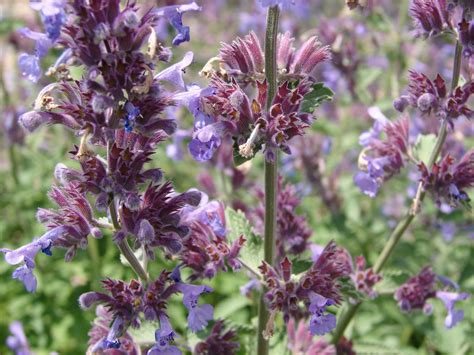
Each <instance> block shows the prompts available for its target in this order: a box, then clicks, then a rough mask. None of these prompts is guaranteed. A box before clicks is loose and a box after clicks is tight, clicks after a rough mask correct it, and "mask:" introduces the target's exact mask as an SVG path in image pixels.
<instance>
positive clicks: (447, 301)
mask: <svg viewBox="0 0 474 355" xmlns="http://www.w3.org/2000/svg"><path fill="white" fill-rule="evenodd" d="M436 297H437V298H439V299H440V300H441V301H443V303H444V306H445V307H446V310H447V311H448V315H447V316H446V319H445V320H444V324H445V326H446V328H448V329H451V328H452V327H454V326H455V325H456V324H458V323H459V322H460V321H462V320H463V318H464V312H463V310H460V309H458V310H456V309H454V305H455V304H456V302H458V301H464V300H466V299H467V298H469V294H468V293H455V292H446V291H438V292H436Z"/></svg>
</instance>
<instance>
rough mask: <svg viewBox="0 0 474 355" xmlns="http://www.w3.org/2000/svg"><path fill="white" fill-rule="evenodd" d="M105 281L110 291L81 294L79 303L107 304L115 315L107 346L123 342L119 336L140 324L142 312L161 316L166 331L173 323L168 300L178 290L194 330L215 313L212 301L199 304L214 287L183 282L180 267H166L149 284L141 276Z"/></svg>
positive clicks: (148, 316) (150, 318)
mask: <svg viewBox="0 0 474 355" xmlns="http://www.w3.org/2000/svg"><path fill="white" fill-rule="evenodd" d="M102 283H103V287H104V289H105V290H107V291H108V293H107V294H106V293H101V292H87V293H84V294H82V295H81V297H80V298H79V303H80V305H81V307H83V308H85V309H87V308H90V307H91V306H92V305H95V304H101V305H104V306H105V308H106V309H107V311H108V312H110V314H111V315H112V319H113V320H112V324H111V326H110V330H109V332H108V334H107V336H106V337H105V338H104V339H102V342H101V344H102V345H101V346H103V347H104V348H113V347H117V346H119V344H120V341H119V338H121V337H122V336H123V335H124V332H125V330H126V329H127V328H128V327H129V326H132V327H134V328H139V327H140V324H141V323H140V315H141V314H143V315H144V317H145V319H146V320H148V321H157V320H159V321H160V323H161V331H163V329H164V325H165V324H168V325H169V322H168V314H167V312H166V305H167V301H168V299H169V298H170V297H171V296H172V295H173V294H175V293H178V292H179V293H182V294H183V304H184V306H185V307H186V308H187V310H188V312H189V314H188V323H189V328H190V329H191V330H192V331H193V332H196V331H199V330H201V329H203V328H204V327H205V326H206V325H207V323H208V321H209V320H211V319H212V317H213V308H212V306H211V305H209V304H204V305H198V298H199V297H200V296H201V295H202V294H204V293H208V292H211V291H212V289H211V288H210V287H208V286H197V285H191V284H185V283H183V282H182V281H181V276H180V275H179V270H178V271H174V272H173V273H169V272H166V271H163V272H162V273H161V274H160V276H159V277H158V278H157V279H156V280H155V281H153V282H151V283H150V284H148V285H145V284H142V283H141V282H139V281H137V280H132V281H131V282H130V283H126V282H124V281H120V280H118V281H115V280H111V279H106V280H104V281H103V282H102ZM164 323H165V324H164ZM165 328H166V327H165ZM158 332H159V331H158Z"/></svg>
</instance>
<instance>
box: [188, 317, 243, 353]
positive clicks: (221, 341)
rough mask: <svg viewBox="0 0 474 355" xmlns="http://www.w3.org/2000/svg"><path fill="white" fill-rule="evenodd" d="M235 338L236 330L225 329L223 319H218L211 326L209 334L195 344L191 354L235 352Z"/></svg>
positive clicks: (236, 346) (236, 347)
mask: <svg viewBox="0 0 474 355" xmlns="http://www.w3.org/2000/svg"><path fill="white" fill-rule="evenodd" d="M236 338H237V332H236V331H235V330H233V329H230V330H227V331H225V328H224V321H223V320H218V321H217V322H216V323H215V324H214V326H213V327H212V330H211V334H209V336H208V337H207V338H206V339H204V340H203V341H201V342H199V343H198V344H197V345H196V347H195V348H194V352H193V354H196V355H207V354H216V355H217V354H227V355H232V354H235V353H236V352H237V349H238V348H239V343H238V342H237V341H236V340H237V339H236Z"/></svg>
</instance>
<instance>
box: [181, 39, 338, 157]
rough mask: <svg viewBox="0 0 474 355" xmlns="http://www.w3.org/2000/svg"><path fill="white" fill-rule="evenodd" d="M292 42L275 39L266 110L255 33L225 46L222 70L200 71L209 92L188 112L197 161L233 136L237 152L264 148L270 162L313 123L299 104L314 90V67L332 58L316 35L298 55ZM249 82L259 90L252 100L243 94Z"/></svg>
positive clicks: (251, 152) (249, 154)
mask: <svg viewBox="0 0 474 355" xmlns="http://www.w3.org/2000/svg"><path fill="white" fill-rule="evenodd" d="M293 41H294V39H293V38H291V37H290V35H289V34H288V33H286V34H284V35H280V36H279V37H278V51H277V53H278V54H277V63H278V72H279V78H278V82H279V84H278V89H277V92H276V95H275V97H274V98H272V101H271V105H270V108H269V110H265V107H266V101H267V89H268V84H267V82H266V81H265V80H264V74H263V69H264V60H263V52H262V49H261V45H260V42H259V40H258V38H257V36H256V35H255V34H254V33H250V34H249V35H247V36H246V37H244V38H238V39H237V40H235V41H234V42H233V43H232V44H230V45H228V44H224V45H223V47H222V48H221V52H220V56H219V58H218V60H219V61H220V65H221V70H219V71H215V70H213V69H212V65H209V66H206V67H205V68H204V69H203V71H202V73H203V74H205V75H207V76H209V77H210V78H211V82H210V86H209V89H208V91H209V93H207V94H205V95H202V97H199V100H198V102H197V103H198V107H197V108H196V107H194V109H191V112H192V113H193V114H194V116H195V124H194V127H195V132H194V133H193V139H192V141H191V143H190V145H189V150H190V152H191V154H192V156H193V157H194V158H195V159H196V160H198V161H205V160H209V159H210V158H211V157H212V155H213V153H214V151H215V150H216V149H217V148H218V147H219V146H220V145H221V142H222V140H223V137H225V136H232V137H233V139H234V142H235V144H236V146H237V147H239V154H240V155H241V156H242V157H244V158H247V159H248V158H251V157H252V156H253V155H254V154H255V151H256V150H260V149H261V147H262V145H265V149H264V154H265V157H266V159H267V160H268V161H273V160H274V158H275V154H276V151H277V149H279V150H282V151H283V152H285V153H287V154H289V153H290V148H289V145H288V141H289V140H290V139H291V138H293V137H294V136H298V135H302V134H304V131H305V129H306V128H307V127H309V125H310V124H311V122H312V120H313V116H312V114H311V113H308V112H303V111H302V103H303V100H304V98H305V96H306V95H308V94H309V93H311V92H312V87H311V86H312V83H313V82H314V81H315V80H316V67H317V65H318V64H319V63H321V62H323V61H325V60H328V59H329V57H330V52H329V49H328V48H327V47H322V46H321V43H320V42H319V41H318V40H317V38H316V37H311V38H310V39H308V40H307V41H306V42H305V43H304V44H303V45H302V47H301V48H300V49H299V50H298V51H296V50H295V48H294V47H293ZM249 83H251V84H254V85H256V87H257V92H256V95H255V98H251V96H249V94H248V93H247V92H246V91H245V88H246V86H248V84H249ZM201 94H203V93H202V92H200V95H201Z"/></svg>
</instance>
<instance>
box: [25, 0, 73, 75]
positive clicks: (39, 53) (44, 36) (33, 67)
mask: <svg viewBox="0 0 474 355" xmlns="http://www.w3.org/2000/svg"><path fill="white" fill-rule="evenodd" d="M30 6H31V7H32V8H33V9H34V10H37V11H39V12H40V15H41V20H42V22H43V25H44V27H45V30H46V33H40V32H35V31H31V30H30V29H28V28H23V29H20V31H19V32H20V33H21V34H22V35H23V36H25V37H28V38H30V39H32V40H33V41H35V42H36V51H35V54H34V55H28V54H26V53H23V54H21V55H20V57H19V60H18V63H19V67H20V71H21V74H22V75H23V76H25V77H27V78H28V80H31V81H33V82H37V81H38V79H39V78H40V76H41V68H40V63H39V62H40V58H42V57H44V56H45V55H46V54H47V52H48V50H49V49H50V48H51V47H52V46H53V45H54V43H55V41H56V40H57V39H58V37H59V35H60V32H61V27H62V25H63V23H64V22H65V13H64V6H65V4H64V2H63V1H60V0H43V1H34V0H31V1H30Z"/></svg>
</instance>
